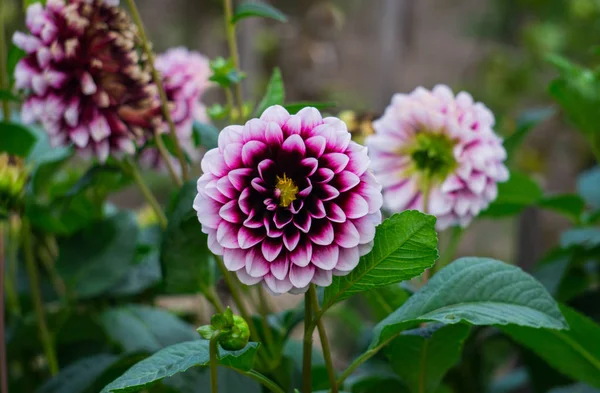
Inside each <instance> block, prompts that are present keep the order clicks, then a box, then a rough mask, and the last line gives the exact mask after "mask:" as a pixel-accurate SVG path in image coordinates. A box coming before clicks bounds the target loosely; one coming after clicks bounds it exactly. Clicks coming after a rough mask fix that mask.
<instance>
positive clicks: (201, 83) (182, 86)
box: [140, 48, 211, 168]
mask: <svg viewBox="0 0 600 393" xmlns="http://www.w3.org/2000/svg"><path fill="white" fill-rule="evenodd" d="M155 66H156V69H157V70H158V71H159V72H160V73H161V76H162V81H163V86H164V88H165V93H166V94H167V99H168V101H169V103H170V104H171V108H170V112H171V118H172V120H173V123H175V129H176V133H177V139H178V140H179V145H180V146H181V148H182V150H183V151H184V152H185V153H186V154H187V155H188V157H189V158H190V159H192V160H198V159H199V152H198V150H197V149H196V147H195V146H194V142H193V137H192V132H193V125H194V120H196V121H200V122H207V121H208V116H207V114H206V107H205V106H204V105H203V104H202V102H201V101H200V98H201V96H202V94H203V93H204V91H205V90H206V89H207V88H208V87H209V86H210V82H209V79H208V78H209V77H210V74H211V71H210V66H209V61H208V59H207V58H206V57H204V56H203V55H201V54H200V53H198V52H193V51H189V50H188V49H186V48H173V49H170V50H168V51H166V52H165V53H163V54H161V55H159V56H158V57H157V58H156V63H155ZM161 132H163V133H167V132H169V125H168V124H167V122H166V121H164V122H163V123H162V124H161ZM140 159H141V161H142V162H143V163H145V164H146V165H147V166H150V167H154V168H162V167H163V166H164V165H163V164H164V163H163V162H162V157H161V156H160V154H159V153H158V150H157V149H156V148H148V149H145V150H144V152H143V153H142V155H141V157H140ZM173 164H174V166H175V167H176V168H178V167H179V162H178V161H177V160H173Z"/></svg>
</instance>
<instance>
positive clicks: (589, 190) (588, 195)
mask: <svg viewBox="0 0 600 393" xmlns="http://www.w3.org/2000/svg"><path fill="white" fill-rule="evenodd" d="M599 184H600V166H597V167H594V168H592V169H589V170H587V171H585V172H583V173H582V174H581V175H579V178H578V179H577V192H578V193H579V195H581V197H582V198H583V199H584V200H585V202H586V203H587V204H588V205H590V206H591V207H593V208H594V209H600V186H599Z"/></svg>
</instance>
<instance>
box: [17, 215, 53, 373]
mask: <svg viewBox="0 0 600 393" xmlns="http://www.w3.org/2000/svg"><path fill="white" fill-rule="evenodd" d="M21 225H22V231H23V232H22V234H23V235H22V236H23V254H24V256H25V264H26V266H27V274H28V275H29V286H30V290H31V298H32V300H33V305H34V308H35V314H36V317H37V320H38V328H39V334H40V340H41V341H42V345H43V346H44V353H45V354H46V361H47V362H48V368H49V369H50V374H51V375H52V376H54V375H56V374H58V362H57V360H56V352H55V350H54V344H53V343H52V337H51V336H50V332H49V331H48V326H47V325H46V317H45V315H44V306H43V301H42V294H41V293H40V287H39V285H40V283H39V278H38V272H37V267H36V265H35V260H34V254H33V245H32V241H31V238H32V237H31V227H30V225H29V220H28V219H27V218H23V221H22V223H21Z"/></svg>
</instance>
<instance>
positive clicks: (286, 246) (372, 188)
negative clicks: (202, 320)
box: [194, 106, 383, 294]
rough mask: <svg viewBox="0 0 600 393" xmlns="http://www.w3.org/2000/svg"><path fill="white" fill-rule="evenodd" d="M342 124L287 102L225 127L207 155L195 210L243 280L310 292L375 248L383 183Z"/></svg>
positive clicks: (215, 246)
mask: <svg viewBox="0 0 600 393" xmlns="http://www.w3.org/2000/svg"><path fill="white" fill-rule="evenodd" d="M368 166H369V158H368V155H367V151H366V148H365V147H363V146H361V145H359V144H357V143H355V142H352V141H351V140H350V133H349V132H348V130H347V128H346V124H345V123H344V122H342V121H341V120H339V119H337V118H334V117H328V118H325V119H323V118H322V117H321V114H320V113H319V111H318V110H317V109H315V108H304V109H302V110H301V111H300V112H298V114H296V115H290V114H289V113H288V112H287V111H286V110H285V109H284V108H282V107H281V106H272V107H270V108H268V109H267V110H266V111H265V112H264V113H263V115H262V116H261V117H260V119H252V120H250V121H248V122H247V123H246V124H245V125H244V126H229V127H226V128H225V129H224V130H223V131H221V133H220V135H219V142H218V147H217V148H215V149H212V150H210V151H208V152H207V153H206V155H205V156H204V158H203V160H202V169H203V171H204V174H203V175H202V176H201V177H200V179H198V195H197V196H196V199H195V201H194V209H195V210H196V211H197V213H198V219H199V221H200V223H201V224H202V230H203V231H204V232H205V233H207V234H208V245H209V248H210V249H211V251H212V252H214V253H215V254H218V255H223V261H224V263H225V266H226V267H227V269H228V270H230V271H234V272H236V273H237V276H238V277H239V279H240V281H242V283H244V284H247V285H252V284H258V283H262V284H263V285H264V286H265V287H266V288H268V289H269V290H270V291H271V292H273V293H275V294H280V293H285V292H293V293H299V292H303V291H306V289H307V288H308V286H309V284H310V283H314V284H317V285H320V286H328V285H330V284H331V280H332V275H334V274H335V275H345V274H348V273H349V272H350V271H351V270H352V269H354V268H355V267H356V265H357V264H358V260H359V257H360V256H361V255H363V254H365V253H367V252H368V251H369V250H370V249H371V248H372V242H373V238H374V236H375V226H376V225H378V224H379V223H380V221H381V213H380V208H381V205H382V203H383V201H382V196H381V186H380V185H379V183H377V181H376V180H375V177H374V176H373V175H372V174H371V172H369V171H367V168H368Z"/></svg>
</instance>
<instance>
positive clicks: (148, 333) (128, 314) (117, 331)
mask: <svg viewBox="0 0 600 393" xmlns="http://www.w3.org/2000/svg"><path fill="white" fill-rule="evenodd" d="M100 322H101V323H102V325H103V326H104V329H105V331H106V333H107V334H108V336H109V337H110V338H111V339H112V340H113V341H114V342H116V343H118V344H119V345H120V346H121V347H122V348H123V349H124V350H125V351H126V352H137V351H142V352H150V353H152V352H155V351H158V350H160V349H162V348H164V347H166V346H169V345H173V344H177V343H180V342H184V341H190V340H194V339H198V338H199V337H198V334H197V333H196V332H195V330H194V327H193V326H191V325H190V324H188V323H186V322H184V321H182V320H181V319H179V318H177V317H176V316H175V315H173V314H171V313H169V312H167V311H165V310H161V309H159V308H154V307H149V306H144V305H133V304H132V305H128V306H122V307H118V308H110V309H108V310H106V311H104V312H103V313H102V314H101V315H100Z"/></svg>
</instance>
